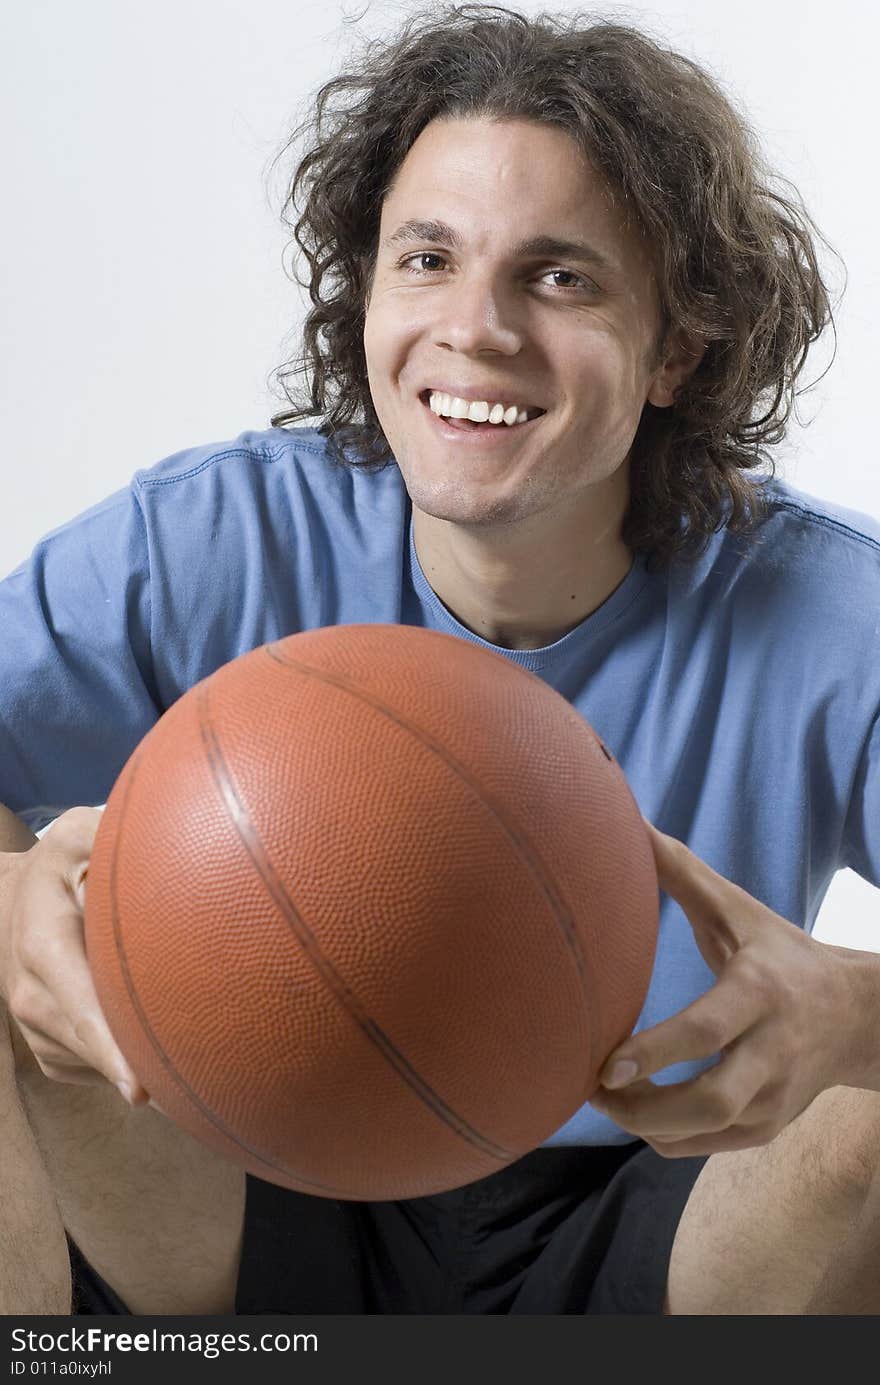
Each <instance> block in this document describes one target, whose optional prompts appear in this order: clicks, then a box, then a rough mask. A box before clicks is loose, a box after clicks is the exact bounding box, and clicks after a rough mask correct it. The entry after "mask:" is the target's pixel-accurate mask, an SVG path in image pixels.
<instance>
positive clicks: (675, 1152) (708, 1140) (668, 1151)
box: [646, 1125, 779, 1159]
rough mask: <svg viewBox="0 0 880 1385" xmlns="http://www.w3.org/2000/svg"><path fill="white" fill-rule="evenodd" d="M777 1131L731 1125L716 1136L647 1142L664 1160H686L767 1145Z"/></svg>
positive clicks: (767, 1127)
mask: <svg viewBox="0 0 880 1385" xmlns="http://www.w3.org/2000/svg"><path fill="white" fill-rule="evenodd" d="M778 1134H779V1131H778V1130H777V1129H776V1128H775V1127H773V1128H771V1127H769V1126H764V1125H754V1126H752V1125H732V1126H730V1127H729V1129H727V1130H722V1131H721V1132H720V1133H719V1134H717V1135H698V1136H695V1137H694V1138H693V1139H690V1140H669V1141H666V1140H647V1141H646V1144H649V1145H650V1146H651V1148H652V1149H653V1150H656V1152H657V1153H658V1154H660V1155H662V1156H663V1158H664V1159H687V1158H690V1157H691V1156H693V1155H695V1154H705V1155H710V1154H726V1153H729V1152H731V1151H733V1150H737V1149H754V1148H755V1147H756V1146H758V1145H766V1144H769V1143H770V1141H771V1140H773V1139H775V1138H776V1136H777V1135H778Z"/></svg>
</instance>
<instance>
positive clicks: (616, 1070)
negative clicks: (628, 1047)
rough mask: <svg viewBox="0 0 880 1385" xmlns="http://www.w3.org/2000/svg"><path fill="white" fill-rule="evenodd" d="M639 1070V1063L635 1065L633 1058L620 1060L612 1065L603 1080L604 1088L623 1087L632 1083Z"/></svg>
mask: <svg viewBox="0 0 880 1385" xmlns="http://www.w3.org/2000/svg"><path fill="white" fill-rule="evenodd" d="M638 1070H639V1066H638V1063H634V1062H633V1060H632V1059H631V1058H619V1059H618V1060H617V1062H616V1063H612V1064H611V1067H610V1068H609V1070H608V1072H607V1073H606V1074H605V1075H604V1077H603V1078H602V1086H603V1087H623V1086H625V1084H626V1083H627V1082H632V1080H633V1078H634V1077H635V1076H636V1074H637V1073H638Z"/></svg>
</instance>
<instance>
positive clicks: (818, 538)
mask: <svg viewBox="0 0 880 1385" xmlns="http://www.w3.org/2000/svg"><path fill="white" fill-rule="evenodd" d="M759 495H760V497H761V502H762V506H761V510H760V511H759V513H758V516H757V518H756V521H755V523H754V525H753V527H752V528H751V529H749V530H747V531H746V532H741V533H733V532H731V531H730V530H729V529H727V528H726V527H725V528H723V529H721V530H720V531H719V532H718V533H716V534H714V535H713V536H712V539H711V541H710V543H709V546H708V548H707V550H706V552H705V553H704V554H702V555H701V556H700V557H699V558H698V559H697V560H696V561H695V562H694V563H693V564H681V565H678V566H677V568H676V571H675V573H674V575H673V579H672V581H673V586H674V587H675V588H677V590H678V594H679V595H681V596H685V595H690V596H695V597H699V595H700V594H702V595H703V596H705V597H707V598H708V597H709V596H710V595H711V598H712V599H713V600H716V599H717V598H718V597H719V596H720V595H722V594H723V595H724V596H725V597H726V598H728V599H729V600H731V601H737V600H740V601H742V600H750V599H753V600H760V601H761V603H762V604H763V605H765V606H770V605H772V604H773V603H774V602H775V603H781V604H782V605H783V606H791V605H792V604H795V605H798V606H801V607H803V606H804V605H808V606H810V607H811V608H813V609H815V610H816V611H817V613H818V612H820V611H822V610H825V611H828V612H829V614H830V613H832V612H833V611H834V610H835V609H838V608H840V607H841V605H843V606H844V607H845V608H846V609H847V610H849V609H850V608H851V607H852V605H853V603H852V594H853V592H854V591H859V592H860V593H861V594H862V596H863V597H864V598H865V599H866V600H868V601H870V596H871V593H872V592H873V591H876V594H877V595H878V597H880V521H878V519H876V518H875V517H874V516H873V515H870V514H868V513H864V512H862V511H859V510H854V509H849V508H847V507H845V506H843V505H840V504H837V503H836V502H833V501H829V500H823V499H820V498H819V497H818V496H815V495H810V494H808V493H807V492H806V491H802V490H799V489H798V488H797V487H795V486H793V485H792V484H791V483H790V482H788V481H785V480H781V479H779V478H778V477H777V478H773V479H771V480H765V481H764V482H763V483H761V485H760V487H759Z"/></svg>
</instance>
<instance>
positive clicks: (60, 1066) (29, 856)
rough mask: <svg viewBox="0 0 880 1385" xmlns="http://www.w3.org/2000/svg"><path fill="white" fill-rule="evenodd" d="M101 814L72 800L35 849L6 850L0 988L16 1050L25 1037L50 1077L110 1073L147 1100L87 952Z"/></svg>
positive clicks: (0, 874) (107, 1076)
mask: <svg viewBox="0 0 880 1385" xmlns="http://www.w3.org/2000/svg"><path fill="white" fill-rule="evenodd" d="M100 820H101V812H100V809H98V808H72V809H70V811H69V812H67V813H63V814H62V815H61V817H59V818H58V819H56V821H55V822H54V823H53V824H52V826H51V827H50V828H49V830H48V831H47V832H46V833H45V835H44V836H43V837H42V838H41V839H40V840H39V841H38V842H37V843H36V845H35V846H32V847H31V848H30V850H29V851H22V852H17V853H8V854H3V855H2V856H0V866H2V870H0V994H2V998H3V1000H4V1001H5V1003H6V1005H7V1007H8V1010H9V1015H10V1019H11V1025H10V1028H11V1031H12V1034H13V1039H14V1042H15V1043H16V1048H17V1051H18V1052H19V1055H20V1053H21V1041H22V1040H23V1041H24V1043H26V1044H27V1046H28V1048H29V1049H30V1051H31V1053H32V1054H33V1056H34V1058H35V1059H36V1061H37V1063H38V1064H39V1067H40V1069H41V1071H42V1072H43V1073H44V1075H45V1076H46V1077H49V1078H52V1079H54V1080H55V1081H57V1082H75V1083H100V1082H104V1081H107V1082H112V1083H113V1084H114V1085H115V1086H117V1087H119V1088H120V1091H121V1092H122V1095H123V1096H124V1097H125V1099H126V1100H127V1101H129V1103H130V1104H131V1105H133V1106H141V1105H143V1104H144V1103H145V1102H146V1101H147V1100H148V1096H147V1093H146V1092H145V1091H144V1089H143V1087H142V1086H141V1085H140V1083H139V1082H138V1080H137V1078H136V1077H135V1075H134V1073H133V1072H132V1070H131V1068H130V1067H129V1065H128V1063H127V1062H126V1061H125V1059H124V1057H123V1056H122V1054H121V1053H120V1051H119V1049H118V1047H117V1046H116V1042H115V1040H114V1039H113V1036H112V1035H111V1033H110V1030H109V1028H108V1027H107V1022H106V1020H105V1019H104V1016H103V1014H102V1013H101V1008H100V1006H99V1004H98V997H97V995H96V993H95V987H94V984H93V982H92V978H91V974H90V972H89V965H88V960H87V958H86V950H85V940H84V935H83V909H84V906H85V877H86V874H87V871H88V864H89V859H90V856H91V851H92V845H93V843H94V840H95V834H96V833H97V830H98V824H99V822H100ZM16 1029H17V1031H18V1035H16Z"/></svg>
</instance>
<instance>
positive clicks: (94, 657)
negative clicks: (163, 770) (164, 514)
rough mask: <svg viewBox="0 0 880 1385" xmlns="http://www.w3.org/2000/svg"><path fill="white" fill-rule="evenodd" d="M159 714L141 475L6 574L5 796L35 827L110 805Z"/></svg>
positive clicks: (0, 697) (2, 592)
mask: <svg viewBox="0 0 880 1385" xmlns="http://www.w3.org/2000/svg"><path fill="white" fill-rule="evenodd" d="M159 713H160V709H159V707H158V706H157V697H156V694H155V686H154V678H153V674H152V665H151V657H150V572H149V547H148V542H147V531H146V526H145V523H144V517H143V513H142V510H141V506H140V502H139V496H138V489H137V482H136V481H134V482H132V485H131V486H130V487H129V488H127V489H125V490H122V491H118V492H117V493H116V494H114V495H111V496H109V497H108V498H107V499H106V500H103V501H102V502H101V503H100V504H98V505H96V506H94V507H93V508H92V509H90V510H87V511H85V513H83V514H82V515H80V516H79V517H78V518H76V519H73V520H71V521H70V522H69V523H68V524H65V525H64V526H62V527H61V528H60V529H57V530H54V531H53V532H52V533H51V534H48V535H47V536H46V537H45V538H43V539H41V540H40V542H39V543H38V544H37V545H36V547H35V548H34V550H33V552H32V554H31V556H30V558H28V559H27V561H25V562H24V563H22V564H21V565H20V566H19V567H18V568H16V569H15V570H14V571H13V572H11V573H10V574H9V576H8V577H6V578H5V579H4V580H3V581H2V582H0V802H2V803H4V804H5V805H6V806H7V807H8V808H10V809H11V810H12V811H13V812H14V813H17V814H18V816H19V817H21V818H22V819H23V820H24V822H26V823H27V825H28V826H29V827H30V828H31V829H32V830H34V831H39V829H40V828H41V827H44V826H45V824H46V823H47V822H50V821H51V820H52V819H53V818H55V817H57V816H58V814H59V813H61V812H63V811H65V810H66V809H67V808H70V807H73V806H75V805H77V804H99V803H103V802H105V801H106V799H107V797H108V795H109V793H110V790H111V788H112V787H113V784H114V782H115V780H116V778H117V776H118V774H119V772H120V770H121V769H122V767H123V765H124V764H125V762H126V760H127V759H128V757H129V755H130V754H131V752H132V751H133V749H134V748H135V746H136V745H137V744H138V742H139V741H140V740H141V739H142V737H143V736H144V735H145V734H146V732H147V731H148V730H149V729H150V727H151V726H152V725H153V724H154V723H155V721H156V720H157V718H158V716H159Z"/></svg>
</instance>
